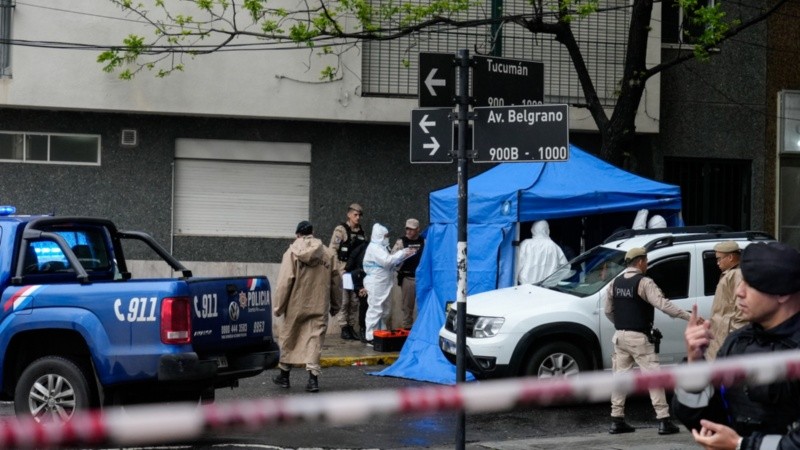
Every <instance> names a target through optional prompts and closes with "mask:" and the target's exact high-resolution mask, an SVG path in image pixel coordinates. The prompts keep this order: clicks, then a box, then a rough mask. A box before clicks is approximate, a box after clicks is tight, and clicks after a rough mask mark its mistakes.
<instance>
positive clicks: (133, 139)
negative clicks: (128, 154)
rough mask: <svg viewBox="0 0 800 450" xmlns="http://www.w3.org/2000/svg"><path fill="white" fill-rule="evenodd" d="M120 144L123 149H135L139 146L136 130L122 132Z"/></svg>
mask: <svg viewBox="0 0 800 450" xmlns="http://www.w3.org/2000/svg"><path fill="white" fill-rule="evenodd" d="M120 144H122V146H123V147H136V146H137V145H139V133H137V132H136V130H122V137H121V139H120Z"/></svg>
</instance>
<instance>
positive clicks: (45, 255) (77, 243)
mask: <svg viewBox="0 0 800 450" xmlns="http://www.w3.org/2000/svg"><path fill="white" fill-rule="evenodd" d="M55 233H57V234H59V235H60V236H61V237H62V238H64V241H65V242H66V243H67V245H68V246H69V247H70V249H71V250H72V252H73V253H74V254H75V256H76V257H77V258H78V262H79V263H80V264H81V265H82V266H83V268H84V270H86V271H100V272H105V271H109V270H110V269H111V263H110V260H109V255H108V249H107V248H106V240H105V235H104V234H103V231H102V229H101V228H93V229H77V230H68V231H55ZM66 272H74V269H73V268H72V266H71V265H70V263H69V260H68V259H67V256H66V255H65V254H64V250H62V248H61V247H59V245H58V243H57V242H55V241H53V240H49V239H40V240H36V241H32V242H29V243H28V247H27V248H26V252H25V264H24V265H23V273H24V274H26V275H37V274H44V273H66Z"/></svg>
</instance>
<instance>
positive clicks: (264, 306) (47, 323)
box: [0, 207, 279, 421]
mask: <svg viewBox="0 0 800 450" xmlns="http://www.w3.org/2000/svg"><path fill="white" fill-rule="evenodd" d="M132 241H138V243H136V244H131V242H132ZM142 243H143V244H144V245H143V244H142ZM131 246H140V247H142V248H149V249H151V250H152V251H153V252H155V253H156V254H157V255H158V256H159V257H160V258H161V259H163V260H164V261H165V262H166V263H167V264H169V266H171V267H172V269H173V271H176V272H179V273H180V276H179V277H177V278H166V279H133V278H132V276H131V273H130V272H129V270H128V267H127V265H126V261H125V255H124V253H123V247H129V248H130V247H131ZM0 293H2V294H0V398H2V399H5V400H11V399H13V401H14V409H15V411H16V413H17V415H18V416H29V417H31V416H32V417H33V418H34V419H36V420H37V421H43V420H56V421H68V420H69V419H70V418H71V417H72V415H73V414H74V413H75V412H76V411H79V410H83V409H89V408H95V407H101V406H106V405H120V404H129V403H141V402H160V401H200V400H203V401H211V400H213V398H214V390H215V389H217V388H222V387H234V386H237V385H238V380H239V379H241V378H245V377H251V376H254V375H257V374H259V373H261V372H263V371H264V370H265V369H269V368H272V367H274V366H275V365H277V362H278V356H279V355H278V347H277V345H276V343H275V341H274V339H273V336H272V323H271V320H272V319H271V317H272V315H271V311H270V309H271V296H270V295H271V294H270V285H269V282H268V280H267V278H266V277H264V276H256V277H238V278H197V277H193V276H192V272H191V271H190V270H187V269H186V268H185V267H184V266H183V265H182V264H181V263H180V262H178V261H177V260H176V259H175V258H173V257H172V255H170V254H169V253H168V252H167V251H166V250H165V249H164V248H163V247H161V246H160V245H159V244H158V243H156V242H155V241H154V240H153V238H152V237H150V236H149V235H147V234H145V233H142V232H136V231H123V230H118V229H117V227H116V226H115V225H114V224H113V223H112V222H110V221H109V220H105V219H97V218H88V217H55V216H19V215H14V208H13V207H0Z"/></svg>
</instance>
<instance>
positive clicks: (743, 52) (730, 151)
mask: <svg viewBox="0 0 800 450" xmlns="http://www.w3.org/2000/svg"><path fill="white" fill-rule="evenodd" d="M724 6H725V9H726V11H727V12H728V17H729V18H734V17H738V16H739V12H742V14H743V15H744V16H745V17H748V16H750V15H752V14H753V13H752V11H753V10H754V9H753V8H754V7H757V8H761V7H762V6H763V2H762V1H759V0H745V1H744V2H736V3H731V2H725V4H724ZM766 32H767V29H766V25H765V24H763V23H762V24H760V25H756V26H754V27H752V28H750V29H749V30H747V31H745V32H743V33H741V34H739V35H737V36H736V38H735V39H732V40H729V41H727V42H725V43H724V44H723V45H721V46H720V51H719V52H718V53H715V54H713V56H712V57H711V58H710V59H709V60H708V61H705V62H704V61H696V60H695V61H689V62H686V63H683V64H680V65H677V66H674V67H672V68H670V69H668V70H666V71H665V72H663V73H662V76H661V83H662V92H663V93H664V94H663V95H662V102H661V133H660V136H659V143H658V145H657V147H656V154H655V158H654V160H655V161H656V162H658V164H661V162H662V161H663V158H664V157H666V156H676V157H677V156H680V157H696V158H729V159H746V160H751V162H752V163H751V164H752V166H751V170H752V179H751V185H752V190H751V197H750V204H751V205H752V206H751V208H752V209H751V217H752V219H751V222H752V223H751V224H750V226H751V228H752V229H764V227H765V221H764V215H765V209H764V208H765V205H764V202H763V201H762V199H763V198H764V196H765V185H764V183H763V180H764V179H765V174H766V170H767V168H766V164H767V159H766V157H767V154H768V153H769V152H770V151H774V149H770V148H767V145H766V143H765V139H764V137H765V129H766V123H767V116H769V115H772V114H774V111H773V110H767V104H766V85H765V83H766V75H767V73H766V72H767V65H766V63H767V55H766V44H767V41H766V38H767V37H766ZM685 51H691V48H689V49H688V50H685ZM678 55H680V53H679V51H678V50H675V49H667V48H665V49H664V50H663V51H662V61H665V62H666V61H669V60H671V59H672V58H674V57H676V56H678ZM683 195H684V196H686V195H692V193H691V192H684V193H683Z"/></svg>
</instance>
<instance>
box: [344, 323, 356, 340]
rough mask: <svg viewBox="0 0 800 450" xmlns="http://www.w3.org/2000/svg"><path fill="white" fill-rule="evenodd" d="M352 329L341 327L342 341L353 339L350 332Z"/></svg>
mask: <svg viewBox="0 0 800 450" xmlns="http://www.w3.org/2000/svg"><path fill="white" fill-rule="evenodd" d="M352 329H353V327H351V326H350V325H345V326H343V327H342V339H344V340H346V341H349V340H352V339H354V338H355V336H353V332H352Z"/></svg>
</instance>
